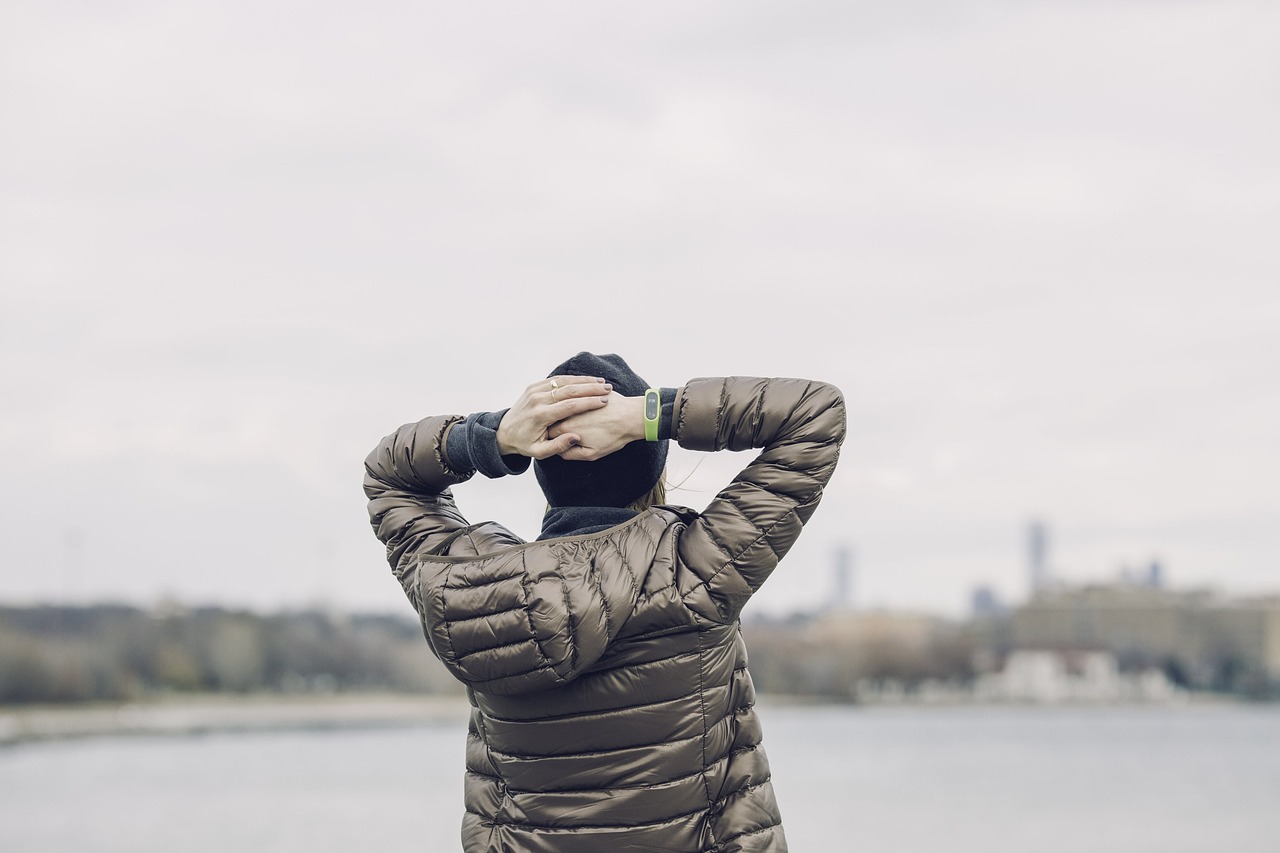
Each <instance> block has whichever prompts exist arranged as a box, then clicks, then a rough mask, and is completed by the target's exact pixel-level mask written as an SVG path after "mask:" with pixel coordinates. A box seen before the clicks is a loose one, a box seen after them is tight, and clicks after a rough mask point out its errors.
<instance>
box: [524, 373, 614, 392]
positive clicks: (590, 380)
mask: <svg viewBox="0 0 1280 853" xmlns="http://www.w3.org/2000/svg"><path fill="white" fill-rule="evenodd" d="M552 382H554V383H555V384H556V385H557V386H558V387H560V388H567V387H569V386H570V385H601V384H603V383H604V379H602V378H601V377H599V376H549V377H547V378H546V379H544V380H542V385H541V387H540V390H542V391H546V390H547V389H549V388H550V387H551V383H552Z"/></svg>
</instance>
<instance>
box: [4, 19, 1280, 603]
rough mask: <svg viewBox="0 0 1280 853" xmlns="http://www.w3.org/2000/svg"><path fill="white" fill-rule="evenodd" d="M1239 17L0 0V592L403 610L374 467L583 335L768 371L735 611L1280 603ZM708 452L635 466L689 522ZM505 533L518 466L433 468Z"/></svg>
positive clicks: (1261, 283)
mask: <svg viewBox="0 0 1280 853" xmlns="http://www.w3.org/2000/svg"><path fill="white" fill-rule="evenodd" d="M1277 44H1280V5H1278V4H1276V3H1274V2H1267V1H1266V0H1264V1H1263V2H1238V1H1237V0H1203V1H1202V2H1194V0H1188V2H1013V0H992V1H991V2H969V3H964V2H961V3H957V2H940V1H939V0H933V2H897V3H882V2H865V0H857V2H850V0H839V2H834V1H833V2H788V3H765V2H732V3H727V2H726V3H692V4H691V3H687V2H682V3H674V2H653V3H643V4H634V3H632V4H621V3H600V2H579V3H554V2H552V3H526V2H520V3H500V4H489V3H470V4H468V3H425V2H388V3H369V2H360V3H328V4H316V3H304V2H297V3H282V2H263V0H253V2H247V0H220V2H217V3H160V2H156V3H139V2H112V3H79V2H49V0H40V2H22V0H6V2H5V3H3V4H2V5H0V293H2V296H0V410H2V411H3V416H2V417H0V478H2V482H0V600H3V601H9V602H15V601H17V602H32V601H50V600H52V601H77V602H82V601H96V600H104V599H109V600H123V601H131V602H139V603H144V604H146V603H151V602H155V601H156V600H158V599H159V598H161V597H162V596H172V597H175V598H177V599H179V600H182V601H186V602H193V603H196V602H214V603H224V604H232V605H249V606H254V607H264V608H265V607H279V606H304V605H308V604H315V603H324V604H328V605H332V606H337V607H342V608H349V609H357V610H366V609H377V610H389V611H397V612H404V611H405V610H406V605H405V604H404V602H403V598H402V593H401V592H400V590H399V587H398V585H397V584H396V583H395V582H394V581H393V580H392V579H391V577H390V574H389V571H388V569H387V568H386V565H385V563H384V562H383V555H382V549H381V546H379V545H378V543H377V542H376V540H375V539H374V538H373V536H372V533H371V531H370V529H369V527H368V522H367V515H366V512H365V506H364V498H363V495H362V494H361V491H360V478H361V473H362V461H363V459H364V456H365V454H366V453H367V452H368V451H369V450H370V449H371V448H372V447H373V446H374V445H375V444H376V443H377V441H378V440H379V439H380V438H381V437H382V436H383V435H385V434H386V433H388V432H390V431H391V430H392V429H394V428H395V427H396V426H398V425H399V424H401V423H405V422H407V421H412V420H417V419H418V418H421V417H424V416H426V415H430V414H441V413H449V412H458V413H467V412H470V411H474V410H477V409H498V408H502V407H505V406H507V405H509V404H510V403H511V402H512V401H513V400H514V399H515V397H516V396H517V394H518V393H519V391H520V389H521V388H522V387H523V386H524V385H526V384H527V383H529V382H531V381H533V380H534V379H535V378H538V377H540V376H543V375H545V373H546V372H547V370H548V369H549V368H550V367H552V366H553V365H555V364H556V363H557V362H559V361H560V360H562V359H563V358H565V357H567V356H568V355H570V354H572V353H574V352H577V351H578V350H582V349H588V350H593V351H597V352H610V351H616V352H619V353H621V354H623V355H624V356H625V357H626V358H628V360H629V361H630V362H631V363H632V365H633V366H634V367H635V368H636V369H637V370H638V371H639V372H640V373H641V375H643V376H644V377H645V378H647V379H648V380H650V381H651V382H653V383H655V384H667V385H676V384H680V383H682V382H683V381H684V380H686V379H688V378H691V377H694V376H706V375H723V374H735V373H736V374H752V375H792V376H804V377H812V378H818V379H825V380H828V381H832V382H835V383H836V384H838V385H839V386H840V387H841V388H842V389H843V390H844V392H845V395H846V397H847V399H848V404H849V405H848V411H849V418H850V429H849V435H848V440H847V441H846V444H845V449H844V454H843V459H842V462H841V465H840V468H839V470H838V472H837V474H836V477H835V479H834V480H833V482H832V483H831V486H830V487H829V489H828V492H827V497H826V499H825V501H824V503H823V506H822V507H821V509H820V510H819V511H818V513H817V515H816V516H815V517H814V520H813V522H812V523H811V525H810V529H809V531H808V532H807V533H806V534H805V536H803V537H802V538H801V540H800V544H799V545H798V546H797V547H796V549H795V550H794V551H793V552H792V555H791V556H790V557H789V558H788V559H787V561H786V562H785V563H784V564H783V567H782V568H781V569H780V570H779V572H778V573H777V574H776V575H775V576H774V578H773V579H772V580H771V581H770V582H769V584H768V585H767V586H766V588H765V590H764V591H763V592H762V593H761V595H760V597H759V600H758V602H757V604H756V605H755V607H756V609H759V610H763V611H774V612H783V611H787V610H791V609H795V608H801V607H811V606H815V605H817V604H819V603H821V602H822V601H823V600H824V599H825V598H826V597H827V596H829V594H830V592H831V589H832V580H831V565H832V554H833V552H834V550H835V549H836V548H837V547H838V546H839V545H840V544H841V543H847V544H848V545H849V546H851V547H852V548H853V549H854V550H855V552H856V555H857V559H856V562H857V577H856V581H855V597H856V601H857V603H858V604H859V605H862V606H891V607H904V608H922V609H929V610H935V611H940V612H947V613H959V612H962V611H963V610H964V608H965V607H966V606H967V600H968V596H969V592H970V589H971V587H972V586H973V585H975V584H977V583H990V584H992V585H994V587H995V588H996V589H997V590H998V591H999V593H1000V594H1001V595H1003V596H1004V597H1005V598H1006V599H1009V600H1014V601H1016V600H1018V599H1020V598H1021V597H1023V596H1024V595H1025V592H1026V579H1025V570H1024V562H1025V558H1024V538H1025V533H1024V527H1025V525H1026V523H1027V520H1028V518H1030V517H1033V516H1035V517H1041V518H1044V519H1045V520H1046V521H1047V523H1048V524H1049V527H1050V534H1051V562H1052V564H1053V566H1054V568H1055V570H1056V571H1057V572H1058V574H1059V575H1060V576H1062V577H1065V578H1067V579H1071V580H1078V581H1086V580H1099V579H1105V578H1108V577H1110V576H1112V575H1113V574H1114V573H1115V572H1116V571H1117V569H1118V568H1119V567H1120V566H1122V565H1126V564H1127V565H1130V566H1138V565H1141V564H1145V563H1147V562H1148V561H1150V560H1151V559H1153V558H1158V559H1160V560H1161V561H1162V562H1163V563H1164V565H1165V566H1166V569H1167V571H1168V574H1169V575H1170V577H1171V578H1172V581H1173V582H1174V584H1175V585H1180V586H1186V585H1200V584H1213V585H1217V586H1219V587H1222V588H1224V589H1227V590H1230V591H1236V592H1256V591H1263V590H1276V589H1280V486H1278V485H1277V483H1278V482H1280V449H1278V447H1277V436H1278V435H1280V382H1278V381H1277V365H1280V51H1277V49H1276V45H1277ZM747 461H748V457H747V456H745V455H743V454H727V453H726V454H719V455H714V456H707V457H703V456H701V455H699V454H693V453H679V454H675V455H673V460H672V471H671V474H672V478H673V479H674V480H676V481H684V487H683V488H682V489H679V490H677V491H675V492H674V493H673V494H672V500H673V502H677V503H682V504H686V505H690V506H693V507H695V508H701V507H702V506H703V505H705V504H706V502H707V501H708V500H710V499H711V497H712V496H713V495H714V493H715V491H716V489H718V488H719V487H720V486H722V485H723V484H724V483H725V482H727V480H728V479H729V478H730V477H731V476H732V474H733V473H734V472H735V471H736V470H737V469H738V468H740V467H741V466H743V465H744V464H746V462H747ZM456 494H457V498H458V501H459V504H460V506H461V508H462V510H463V512H464V513H465V514H467V515H468V517H469V518H471V519H472V520H476V521H479V520H483V519H486V518H494V519H497V520H500V521H502V522H504V523H506V524H507V525H508V526H510V527H511V528H513V529H514V530H516V531H517V532H520V533H522V534H524V535H527V536H531V535H534V534H535V533H536V530H537V527H538V521H539V516H540V511H541V501H540V495H539V494H538V492H537V488H536V484H535V483H534V481H533V478H532V477H531V476H530V477H524V478H516V479H514V480H512V481H510V482H508V481H498V482H493V481H486V480H477V481H474V482H472V483H468V484H466V485H464V486H461V487H459V488H458V489H457V490H456Z"/></svg>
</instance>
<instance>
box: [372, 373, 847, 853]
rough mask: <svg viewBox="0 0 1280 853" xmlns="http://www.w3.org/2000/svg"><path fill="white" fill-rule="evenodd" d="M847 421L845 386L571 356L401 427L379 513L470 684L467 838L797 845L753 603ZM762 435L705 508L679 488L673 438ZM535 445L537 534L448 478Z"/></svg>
mask: <svg viewBox="0 0 1280 853" xmlns="http://www.w3.org/2000/svg"><path fill="white" fill-rule="evenodd" d="M844 434H845V411H844V400H843V397H842V395H841V393H840V391H839V389H837V388H836V387H835V386H833V385H829V384H826V383H823V382H816V381H808V380H803V379H761V378H752V377H742V376H733V377H726V378H703V379H693V380H690V381H689V382H687V383H686V384H685V385H684V386H683V387H679V388H655V387H652V386H650V385H649V384H648V383H646V382H645V381H644V380H642V379H641V378H640V377H639V376H638V375H636V373H635V372H634V371H633V370H632V369H631V368H630V367H629V366H628V365H627V363H626V362H625V361H623V359H621V358H620V357H618V356H617V355H593V354H591V353H586V352H583V353H579V354H578V355H576V356H574V357H572V358H570V359H569V360H568V361H566V362H564V363H563V364H561V365H559V366H558V367H556V368H555V370H553V371H552V372H551V376H550V377H549V378H548V379H542V380H539V381H537V382H534V383H533V384H531V385H530V386H528V388H527V389H526V390H525V391H524V393H523V394H521V396H520V398H519V399H518V400H517V401H516V402H515V404H514V405H513V406H512V407H511V408H509V409H505V410H502V411H498V412H480V413H476V414H472V415H470V416H468V417H463V416H458V415H441V416H435V417H428V418H426V419H424V420H421V421H419V422H417V423H414V424H407V425H405V426H402V427H400V429H398V430H396V431H395V432H394V433H392V434H391V435H389V436H387V437H386V438H384V439H383V440H382V442H381V443H380V444H379V445H378V447H377V448H376V449H375V450H374V451H373V452H372V453H370V454H369V456H368V458H367V459H366V460H365V477H364V490H365V494H366V496H367V497H368V499H369V516H370V520H371V523H372V525H373V528H374V531H375V533H376V534H377V536H378V538H379V539H380V540H381V541H382V542H383V543H384V544H385V545H386V546H387V558H388V560H389V562H390V564H391V568H392V571H393V572H394V574H395V577H396V579H397V580H399V581H400V584H401V586H402V587H403V589H404V592H405V594H406V595H407V596H408V599H409V601H410V602H411V603H412V605H413V607H414V608H415V610H416V611H417V613H418V615H419V617H420V618H421V621H422V625H423V630H424V633H425V634H426V638H427V641H428V643H429V644H430V647H431V650H432V651H433V652H434V654H435V655H436V657H438V658H439V659H440V660H441V661H442V662H443V663H444V665H445V667H446V668H447V669H448V670H449V672H451V673H452V674H453V675H454V676H455V677H456V678H457V679H459V680H460V681H461V682H462V683H463V684H465V685H466V688H467V695H468V698H469V700H470V703H471V719H470V725H469V731H468V736H467V748H466V775H465V782H464V806H465V813H464V815H463V820H462V847H463V850H464V851H466V853H498V851H520V853H601V851H615V850H616V851H624V850H625V851H688V853H695V851H696V852H697V853H708V852H709V851H717V853H732V851H744V852H745V851H751V853H765V851H769V853H775V852H776V851H785V850H786V849H787V845H786V839H785V837H784V835H783V830H782V819H781V816H780V814H779V811H778V805H777V802H776V800H775V798H774V793H773V788H772V783H771V780H770V773H769V764H768V760H767V758H766V756H765V753H764V750H763V748H762V746H761V740H762V736H761V726H760V720H759V718H758V715H757V713H756V709H755V692H754V689H753V687H752V684H751V677H750V675H749V674H748V672H747V668H746V660H747V656H746V648H745V646H744V644H743V640H742V635H741V632H740V630H739V625H738V619H739V615H740V614H741V612H742V608H743V606H744V605H745V604H746V603H747V601H748V600H749V599H750V598H751V596H752V594H753V593H755V591H756V590H758V589H759V588H760V586H761V585H762V584H763V583H764V582H765V580H767V579H768V577H769V575H770V573H772V571H773V570H774V568H775V566H777V564H778V561H779V560H780V559H781V558H782V557H783V556H784V555H785V554H786V552H787V550H788V549H789V548H790V547H791V545H792V544H793V543H794V542H795V540H796V537H797V536H799V535H800V531H801V529H802V528H803V526H804V524H805V522H807V521H808V520H809V518H810V517H811V516H812V515H813V512H814V510H815V508H816V507H817V505H818V502H819V500H820V499H821V497H822V492H823V488H824V486H825V485H826V484H827V482H828V480H829V479H830V478H831V474H832V472H833V471H834V469H835V466H836V461H837V459H838V457H839V451H840V444H841V442H842V441H843V439H844ZM672 440H674V441H676V442H677V443H678V444H679V445H680V446H681V447H684V448H687V449H690V450H700V451H718V450H748V449H758V450H760V453H759V455H757V456H756V457H755V459H754V460H753V461H752V462H751V463H750V464H749V465H747V467H746V468H744V469H743V470H742V471H741V472H740V473H739V474H738V475H737V476H736V477H735V478H734V479H733V481H732V482H731V483H730V484H729V485H728V486H726V487H725V488H724V489H723V490H722V491H721V492H720V493H719V494H718V495H717V496H716V498H715V499H714V500H713V501H712V502H711V503H710V505H708V506H707V508H706V509H704V510H703V511H702V512H695V511H694V510H691V509H688V508H685V507H681V506H674V505H668V504H666V502H665V501H666V499H665V492H664V486H663V479H662V477H663V469H664V466H665V463H666V457H667V446H668V443H669V442H670V441H672ZM531 463H532V466H533V469H534V474H535V476H536V477H537V480H538V484H539V485H540V486H541V487H542V492H543V494H544V495H545V497H546V502H547V510H546V513H545V516H544V518H543V524H542V531H541V534H540V535H539V536H538V538H537V539H536V540H534V541H532V542H525V541H524V540H523V539H521V538H520V537H519V536H517V535H516V534H514V533H512V532H511V531H509V530H507V529H506V528H505V527H503V526H501V525H499V524H496V523H493V522H486V523H481V524H472V523H469V522H468V521H467V520H466V519H465V518H464V517H463V516H462V515H461V514H460V513H459V511H458V508H457V506H456V505H455V503H454V500H453V495H452V493H451V492H450V487H451V486H453V485H455V484H457V483H461V482H463V481H465V480H467V479H469V478H470V477H472V476H473V475H474V474H475V473H477V472H479V473H481V474H483V475H485V476H486V477H491V478H498V477H503V476H510V475H516V474H520V473H523V472H525V471H526V470H527V469H528V468H529V466H530V464H531Z"/></svg>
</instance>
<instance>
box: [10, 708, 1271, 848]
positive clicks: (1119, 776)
mask: <svg viewBox="0 0 1280 853" xmlns="http://www.w3.org/2000/svg"><path fill="white" fill-rule="evenodd" d="M763 717H764V723H765V744H766V747H767V748H768V751H769V756H770V760H771V763H772V765H773V770H774V780H775V786H776V788H777V793H778V799H779V801H780V803H781V805H782V811H783V818H784V821H785V824H786V826H787V834H788V838H789V840H790V843H791V849H792V850H793V851H797V853H804V851H845V850H848V851H859V853H863V851H865V853H873V852H874V851H884V852H885V853H925V851H928V853H938V851H958V852H959V853H969V851H974V853H978V851H982V853H1003V852H1004V851H1008V853H1014V851H1017V853H1024V851H1026V850H1036V851H1037V853H1053V852H1054V851H1064V853H1065V851H1071V853H1078V851H1081V850H1087V851H1091V853H1110V851H1114V853H1141V852H1142V851H1152V853H1156V851H1159V853H1178V851H1187V853H1201V852H1202V851H1205V852H1206V853H1207V852H1208V851H1232V853H1254V851H1257V853H1263V851H1266V853H1274V851H1276V850H1280V708H1274V707H1213V708H1173V709H1139V708H1128V709H1030V708H1028V709H901V710H887V709H874V710H866V709H852V708H825V707H819V708H812V707H804V708H801V707H766V708H764V711H763ZM463 743H464V729H463V728H462V726H461V724H448V725H445V724H435V725H431V726H424V727H422V728H413V729H390V730H378V731H338V732H332V731H330V732H298V733H285V734H280V733H273V734H261V735H258V734H236V735H209V736H202V737H192V738H114V739H112V738H106V739H97V740H82V741H67V742H60V743H44V744H30V745H24V746H19V747H11V748H8V749H0V850H2V851H5V853H22V851H80V853H91V851H130V853H151V851H166V853H168V851H175V850H181V851H190V853H206V851H229V850H236V851H306V853H326V852H327V851H354V850H376V851H379V853H396V851H433V853H434V851H452V850H457V849H458V842H457V838H458V823H459V815H460V813H461V810H462V798H461V784H462V779H461V767H462V760H463Z"/></svg>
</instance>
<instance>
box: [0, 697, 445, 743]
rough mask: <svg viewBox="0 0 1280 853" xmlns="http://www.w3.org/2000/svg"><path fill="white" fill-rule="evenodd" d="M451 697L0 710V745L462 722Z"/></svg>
mask: <svg viewBox="0 0 1280 853" xmlns="http://www.w3.org/2000/svg"><path fill="white" fill-rule="evenodd" d="M466 718H467V703H466V700H465V699H463V698H462V697H458V696H407V695H397V694H335V695H332V696H315V695H305V696H280V695H250V696H227V695H216V694H210V695H199V696H183V697H172V698H165V699H158V700H154V701H149V702H131V703H125V704H92V705H74V706H67V705H39V706H11V707H5V708H0V746H8V745H12V744H18V743H24V742H28V741H39V740H57V739H64V738H82V737H101V736H108V735H110V736H118V735H197V734H208V733H212V732H270V731H296V730H323V729H352V728H385V727H395V726H416V725H422V724H424V723H431V722H465V720H466Z"/></svg>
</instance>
